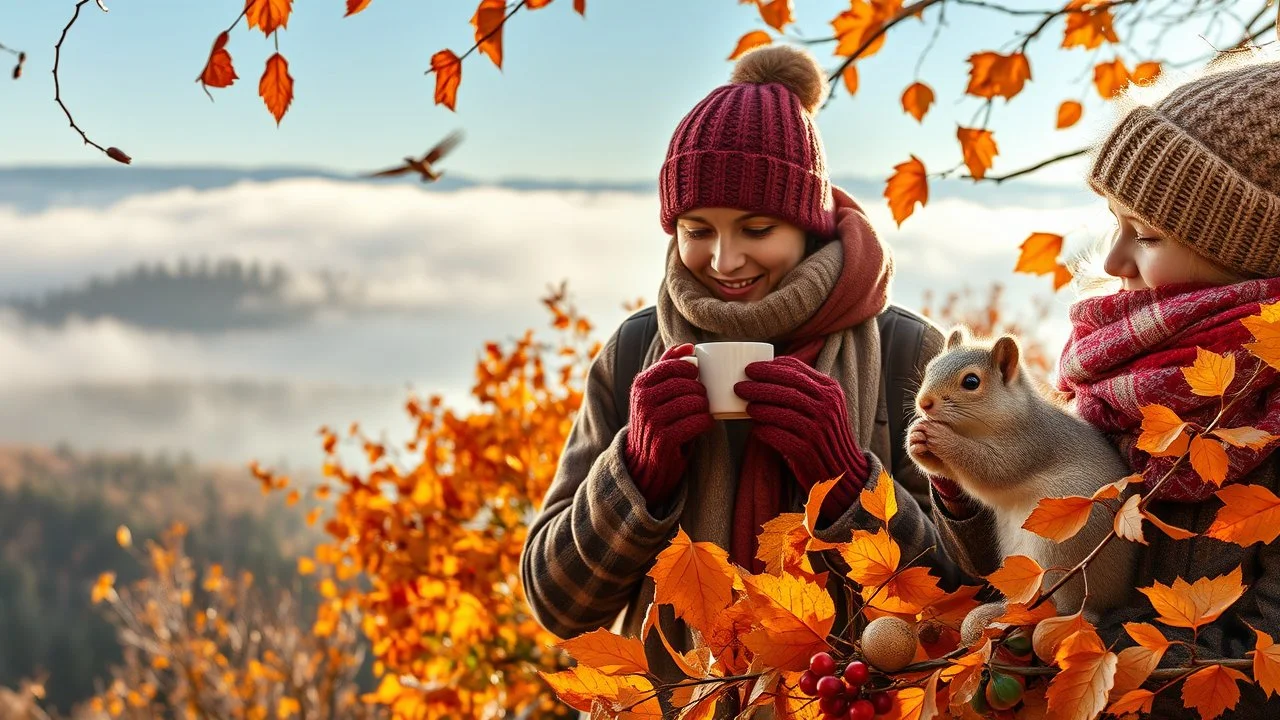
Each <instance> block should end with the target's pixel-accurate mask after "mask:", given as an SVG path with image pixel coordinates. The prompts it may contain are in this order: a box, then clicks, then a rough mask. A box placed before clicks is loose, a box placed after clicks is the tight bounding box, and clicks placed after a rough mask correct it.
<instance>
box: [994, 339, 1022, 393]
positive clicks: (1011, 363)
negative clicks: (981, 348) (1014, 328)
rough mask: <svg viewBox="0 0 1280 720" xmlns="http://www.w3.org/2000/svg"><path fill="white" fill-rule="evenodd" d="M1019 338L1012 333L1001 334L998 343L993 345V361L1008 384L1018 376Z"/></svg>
mask: <svg viewBox="0 0 1280 720" xmlns="http://www.w3.org/2000/svg"><path fill="white" fill-rule="evenodd" d="M1019 354H1020V350H1019V349H1018V340H1017V338H1015V337H1014V336H1012V335H1001V336H1000V339H999V340H996V344H995V345H993V346H991V362H993V363H995V366H996V369H998V370H999V371H1000V375H1001V376H1003V377H1004V382H1005V384H1006V385H1008V384H1009V383H1011V382H1013V381H1014V380H1015V379H1016V378H1017V377H1018V356H1019Z"/></svg>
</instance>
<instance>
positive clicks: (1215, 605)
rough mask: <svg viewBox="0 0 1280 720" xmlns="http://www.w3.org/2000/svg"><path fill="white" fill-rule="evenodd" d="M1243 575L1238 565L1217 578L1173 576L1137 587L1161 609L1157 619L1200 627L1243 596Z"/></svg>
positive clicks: (1173, 625) (1167, 622) (1153, 604)
mask: <svg viewBox="0 0 1280 720" xmlns="http://www.w3.org/2000/svg"><path fill="white" fill-rule="evenodd" d="M1240 578H1241V570H1240V567H1239V566H1236V568H1235V569H1234V570H1232V571H1231V572H1229V573H1227V574H1226V575H1219V576H1218V577H1215V578H1200V579H1199V580H1197V581H1195V582H1194V583H1188V582H1187V581H1186V580H1183V579H1182V578H1174V580H1173V585H1162V584H1161V583H1159V582H1155V583H1152V585H1151V587H1146V588H1138V591H1139V592H1141V593H1142V594H1144V595H1146V596H1147V599H1148V600H1150V601H1151V605H1152V607H1154V608H1155V609H1156V612H1157V613H1159V617H1157V618H1156V620H1157V621H1158V622H1162V623H1164V624H1165V625H1169V626H1170V627H1182V628H1198V627H1200V626H1202V625H1207V624H1209V623H1211V622H1213V621H1214V620H1217V619H1218V616H1219V615H1221V614H1222V613H1223V612H1224V611H1225V610H1226V609H1227V608H1229V607H1231V605H1232V604H1233V603H1235V601H1236V600H1239V599H1240V596H1241V595H1243V594H1244V589H1245V588H1244V585H1242V584H1240Z"/></svg>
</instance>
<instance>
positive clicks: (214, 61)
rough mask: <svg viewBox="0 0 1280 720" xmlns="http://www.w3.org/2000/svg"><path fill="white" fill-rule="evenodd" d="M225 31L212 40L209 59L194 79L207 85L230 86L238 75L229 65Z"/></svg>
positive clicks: (229, 57)
mask: <svg viewBox="0 0 1280 720" xmlns="http://www.w3.org/2000/svg"><path fill="white" fill-rule="evenodd" d="M227 40H228V36H227V33H225V32H222V33H219V34H218V37H217V38H216V39H215V40H214V41H213V49H212V50H210V51H209V59H208V60H207V61H205V64H204V70H202V71H201V72H200V77H198V78H196V81H197V82H199V83H201V84H202V85H205V86H207V87H218V88H224V87H230V86H231V85H232V84H233V83H235V81H236V80H237V79H238V78H239V77H240V76H239V75H236V69H235V68H234V67H233V66H232V65H231V53H229V52H227Z"/></svg>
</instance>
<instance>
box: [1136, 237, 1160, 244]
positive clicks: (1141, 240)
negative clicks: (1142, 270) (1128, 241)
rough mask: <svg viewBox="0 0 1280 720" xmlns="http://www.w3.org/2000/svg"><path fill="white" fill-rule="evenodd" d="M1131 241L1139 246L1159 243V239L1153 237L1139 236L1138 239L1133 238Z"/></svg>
mask: <svg viewBox="0 0 1280 720" xmlns="http://www.w3.org/2000/svg"><path fill="white" fill-rule="evenodd" d="M1133 241H1134V242H1136V243H1138V244H1139V245H1157V244H1159V243H1160V238H1158V237H1155V236H1153V235H1139V236H1138V237H1135V238H1134V239H1133Z"/></svg>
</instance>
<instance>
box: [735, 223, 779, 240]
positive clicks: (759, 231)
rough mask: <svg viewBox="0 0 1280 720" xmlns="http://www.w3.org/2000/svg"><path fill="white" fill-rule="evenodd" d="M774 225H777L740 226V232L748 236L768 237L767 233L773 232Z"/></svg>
mask: <svg viewBox="0 0 1280 720" xmlns="http://www.w3.org/2000/svg"><path fill="white" fill-rule="evenodd" d="M776 227H778V226H777V225H764V226H761V227H745V228H742V232H744V233H746V234H747V235H748V236H749V237H753V238H762V237H768V235H769V233H771V232H773V230H774V228H776Z"/></svg>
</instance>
